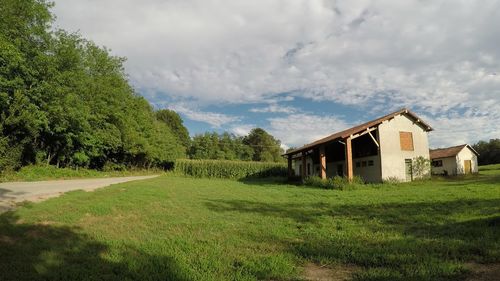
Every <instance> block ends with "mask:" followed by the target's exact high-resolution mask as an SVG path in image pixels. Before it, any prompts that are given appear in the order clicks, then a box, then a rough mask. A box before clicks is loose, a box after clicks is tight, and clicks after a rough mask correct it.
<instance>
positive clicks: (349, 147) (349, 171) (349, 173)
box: [345, 137, 354, 180]
mask: <svg viewBox="0 0 500 281" xmlns="http://www.w3.org/2000/svg"><path fill="white" fill-rule="evenodd" d="M345 144H346V146H345V149H346V157H345V162H346V167H347V179H349V180H352V179H353V177H354V174H353V169H352V143H351V137H348V138H347V139H346V142H345Z"/></svg>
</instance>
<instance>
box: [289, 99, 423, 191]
mask: <svg viewBox="0 0 500 281" xmlns="http://www.w3.org/2000/svg"><path fill="white" fill-rule="evenodd" d="M430 131H432V128H431V126H429V125H428V124H427V123H425V122H424V121H423V120H422V119H420V117H418V116H417V115H416V114H414V113H412V112H411V111H409V110H408V109H405V108H403V109H401V110H399V111H396V112H393V113H391V114H388V115H386V116H383V117H381V118H378V119H375V120H372V121H369V122H367V123H364V124H361V125H359V126H355V127H353V128H350V129H347V130H344V131H341V132H338V133H334V134H332V135H330V136H327V137H325V138H322V139H319V140H317V141H315V142H313V143H310V144H307V145H304V146H302V147H299V148H297V149H293V150H291V151H288V152H287V153H286V154H284V156H285V157H287V158H288V175H289V176H290V177H294V176H300V177H302V178H303V177H307V176H312V175H316V176H320V177H321V178H327V177H334V176H337V175H338V176H346V177H347V178H350V179H351V178H352V177H353V176H355V175H356V176H360V177H361V178H362V179H363V180H365V181H366V182H381V181H382V180H385V179H396V180H399V181H411V180H413V179H414V178H415V177H416V176H415V175H414V174H413V167H412V165H413V160H414V159H416V158H418V157H423V158H425V159H427V160H429V145H428V138H427V134H428V132H430Z"/></svg>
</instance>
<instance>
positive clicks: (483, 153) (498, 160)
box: [472, 139, 500, 165]
mask: <svg viewBox="0 0 500 281" xmlns="http://www.w3.org/2000/svg"><path fill="white" fill-rule="evenodd" d="M472 147H473V148H474V149H475V150H476V151H477V152H478V153H479V156H478V161H479V165H488V164H500V139H490V141H488V142H486V141H480V142H478V143H476V144H474V145H473V146H472Z"/></svg>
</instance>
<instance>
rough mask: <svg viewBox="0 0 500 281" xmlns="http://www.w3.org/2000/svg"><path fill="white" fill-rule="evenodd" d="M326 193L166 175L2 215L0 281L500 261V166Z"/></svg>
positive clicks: (401, 272)
mask: <svg viewBox="0 0 500 281" xmlns="http://www.w3.org/2000/svg"><path fill="white" fill-rule="evenodd" d="M481 173H482V174H481V175H477V176H469V177H463V178H460V179H435V180H433V181H425V182H414V183H408V184H400V185H367V186H366V187H364V188H360V189H357V190H350V191H336V190H321V189H311V188H303V187H297V186H292V185H285V184H276V183H271V182H266V181H253V182H249V181H246V182H245V181H240V182H238V181H231V180H214V179H210V180H207V179H193V178H182V177H174V176H170V175H166V176H162V177H159V178H155V179H152V180H147V181H142V182H131V183H127V184H119V185H114V186H111V187H108V188H104V189H100V190H97V191H95V192H89V193H86V192H83V191H76V192H71V193H68V194H66V195H64V196H61V197H59V198H54V199H50V200H48V201H45V202H42V203H38V204H26V205H24V206H21V207H19V208H18V209H17V210H16V211H14V212H9V213H4V214H2V215H0V274H1V276H0V277H1V278H0V279H1V280H301V279H304V278H307V277H308V276H307V270H306V269H307V268H306V269H305V268H304V267H307V266H308V265H310V264H313V265H315V266H316V267H317V268H320V269H333V270H332V271H331V272H337V271H343V272H346V276H349V275H350V276H351V277H352V278H353V279H354V280H464V279H466V278H467V277H468V276H470V275H471V274H472V271H471V264H483V263H484V264H495V265H498V263H499V262H500V165H498V166H490V167H487V168H486V169H483V171H482V172H481Z"/></svg>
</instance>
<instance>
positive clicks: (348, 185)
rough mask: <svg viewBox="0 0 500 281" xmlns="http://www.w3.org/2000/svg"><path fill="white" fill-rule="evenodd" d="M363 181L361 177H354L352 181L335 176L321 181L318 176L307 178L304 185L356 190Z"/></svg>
mask: <svg viewBox="0 0 500 281" xmlns="http://www.w3.org/2000/svg"><path fill="white" fill-rule="evenodd" d="M363 183H364V182H363V179H362V178H361V177H359V176H354V177H353V179H352V180H351V181H349V180H348V179H347V178H345V177H339V176H335V177H333V178H328V179H321V178H319V177H317V176H312V177H307V178H305V179H304V185H307V186H312V187H319V188H324V189H337V190H350V189H355V188H356V187H357V186H359V185H360V184H363Z"/></svg>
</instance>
